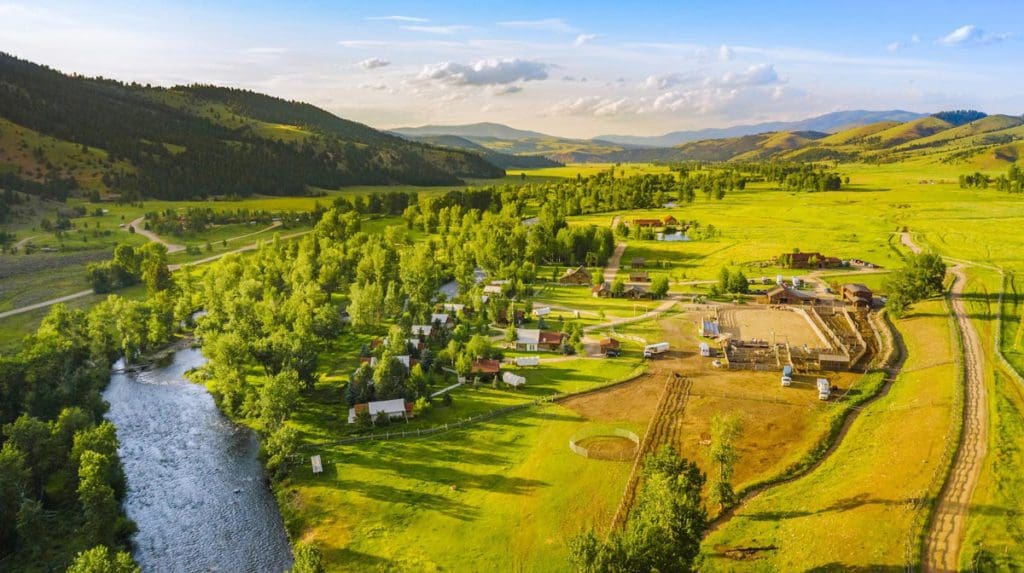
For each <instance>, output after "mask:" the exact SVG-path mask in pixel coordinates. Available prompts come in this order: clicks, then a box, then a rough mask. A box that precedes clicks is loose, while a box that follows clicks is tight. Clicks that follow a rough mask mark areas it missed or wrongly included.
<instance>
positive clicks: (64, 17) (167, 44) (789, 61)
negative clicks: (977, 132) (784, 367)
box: [0, 0, 1024, 137]
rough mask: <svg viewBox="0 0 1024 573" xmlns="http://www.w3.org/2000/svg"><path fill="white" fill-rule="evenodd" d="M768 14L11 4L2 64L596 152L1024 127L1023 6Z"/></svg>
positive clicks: (0, 41)
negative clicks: (814, 125)
mask: <svg viewBox="0 0 1024 573" xmlns="http://www.w3.org/2000/svg"><path fill="white" fill-rule="evenodd" d="M775 4H782V3H775V2H765V1H763V0H762V1H729V0H719V1H715V2H695V1H679V0H677V1H674V2H671V1H668V0H663V1H661V2H650V3H647V2H630V3H626V2H621V1H616V2H603V1H601V0H588V1H584V2H577V1H574V0H563V1H560V2H551V1H545V2H540V1H533V0H520V1H517V2H508V1H503V2H494V1H491V0H476V1H473V2H391V1H387V0H377V1H373V2H327V1H305V0H295V1H292V2H259V1H250V2H243V1H239V0H222V1H219V2H199V1H179V2H174V1H167V0H165V1H161V2H155V1H150V0H136V1H95V2H90V1H84V0H77V1H67V0H65V1H59V0H55V1H50V0H19V1H14V2H7V1H5V0H0V51H5V52H8V53H11V54H13V55H15V56H18V57H21V58H24V59H28V60H32V61H34V62H37V63H41V64H45V65H48V66H51V67H53V68H56V69H59V70H62V71H65V72H69V73H71V72H74V73H79V74H84V75H101V76H104V77H109V78H115V79H119V80H123V81H136V82H139V83H150V84H154V85H165V86H171V85H176V84H190V83H205V84H217V85H225V86H232V87H239V88H245V89H251V90H255V91H259V92H263V93H267V94H270V95H274V96H278V97H283V98H287V99H294V100H301V101H306V102H309V103H312V104H314V105H317V106H320V107H322V108H324V109H326V110H328V111H330V112H332V113H335V114H337V115H339V116H341V117H344V118H347V119H352V120H355V121H360V122H363V123H367V124H369V125H372V126H374V127H377V128H382V129H386V128H394V127H400V126H417V125H424V124H461V123H475V122H480V121H491V122H497V123H504V124H507V125H511V126H513V127H517V128H521V129H531V130H536V131H541V132H544V133H551V134H554V135H560V136H567V137H594V136H599V135H603V134H629V135H659V134H663V133H666V132H669V131H675V130H688V129H699V128H704V127H725V126H729V125H737V124H746V123H758V122H763V121H778V120H796V119H804V118H807V117H811V116H815V115H819V114H822V113H827V112H831V111H838V110H845V109H873V110H881V109H906V110H910V111H918V112H935V111H940V110H944V109H959V108H974V109H980V110H983V111H986V112H988V113H1008V114H1014V115H1020V114H1022V113H1024V74H1022V73H1020V62H1021V61H1024V29H1022V26H1024V17H1022V16H1024V3H1020V2H1012V1H984V0H973V1H971V2H948V1H941V0H933V1H929V2H919V1H916V0H906V1H900V2H891V1H886V2H873V1H857V2H845V1H842V2H840V1H827V0H826V1H822V0H818V1H816V2H800V1H791V2H785V3H784V4H785V5H784V6H777V5H775ZM0 79H2V78H0Z"/></svg>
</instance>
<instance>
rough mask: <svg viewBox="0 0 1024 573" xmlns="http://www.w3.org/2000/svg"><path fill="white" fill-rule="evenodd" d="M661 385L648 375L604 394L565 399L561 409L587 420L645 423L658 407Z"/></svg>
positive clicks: (660, 382)
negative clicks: (567, 409)
mask: <svg viewBox="0 0 1024 573" xmlns="http://www.w3.org/2000/svg"><path fill="white" fill-rule="evenodd" d="M662 384H663V381H662V380H658V379H657V378H656V377H654V376H651V375H649V374H648V375H644V376H641V377H639V378H637V379H636V380H633V381H631V382H626V383H624V384H619V385H618V386H613V387H611V388H608V389H607V390H601V391H599V392H591V393H590V394H584V395H582V396H575V397H573V398H569V399H567V400H564V401H562V402H561V405H562V406H565V407H566V408H569V409H570V410H573V411H574V412H576V413H577V414H579V415H580V416H583V417H584V418H586V419H588V420H594V421H601V422H605V421H607V422H620V421H622V422H640V423H647V421H649V420H650V419H651V416H653V415H654V409H655V408H656V407H657V405H658V398H659V397H660V396H661V391H662ZM627 441H628V440H627Z"/></svg>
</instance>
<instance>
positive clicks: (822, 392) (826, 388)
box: [818, 378, 832, 400]
mask: <svg viewBox="0 0 1024 573" xmlns="http://www.w3.org/2000/svg"><path fill="white" fill-rule="evenodd" d="M831 395H832V386H831V385H829V383H828V380H826V379H824V378H818V399H819V400H828V397H829V396H831Z"/></svg>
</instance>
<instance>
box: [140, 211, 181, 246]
mask: <svg viewBox="0 0 1024 573" xmlns="http://www.w3.org/2000/svg"><path fill="white" fill-rule="evenodd" d="M145 221H146V218H145V217H139V218H138V219H135V220H134V221H132V222H131V223H128V225H129V226H130V227H131V228H132V229H135V233H136V234H138V235H142V236H143V237H146V238H147V239H149V240H150V241H152V242H154V243H160V244H161V245H163V246H165V247H167V253H168V254H170V253H177V252H178V251H184V250H185V245H175V244H174V243H170V242H168V241H165V240H163V239H162V238H160V235H157V234H156V233H154V232H153V231H147V230H146V228H145V226H146V222H145Z"/></svg>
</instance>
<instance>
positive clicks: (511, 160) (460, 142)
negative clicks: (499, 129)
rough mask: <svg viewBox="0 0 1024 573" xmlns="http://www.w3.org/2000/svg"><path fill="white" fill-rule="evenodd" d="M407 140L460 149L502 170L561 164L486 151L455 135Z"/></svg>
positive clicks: (418, 137)
mask: <svg viewBox="0 0 1024 573" xmlns="http://www.w3.org/2000/svg"><path fill="white" fill-rule="evenodd" d="M406 138H407V139H411V140H413V141H418V142H420V143H426V144H428V145H433V146H435V147H446V148H449V149H461V150H465V151H470V152H473V153H476V154H479V155H480V156H481V157H483V158H484V159H486V160H487V162H488V163H491V164H492V165H494V166H496V167H500V168H502V169H530V168H539V167H559V166H561V165H562V164H561V163H559V162H557V161H554V160H551V159H548V158H547V157H544V156H542V155H512V154H510V153H499V152H497V151H494V150H493V149H488V148H486V147H484V146H483V145H480V144H478V143H474V142H472V141H470V140H469V139H466V138H464V137H459V136H457V135H407V136H406Z"/></svg>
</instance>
